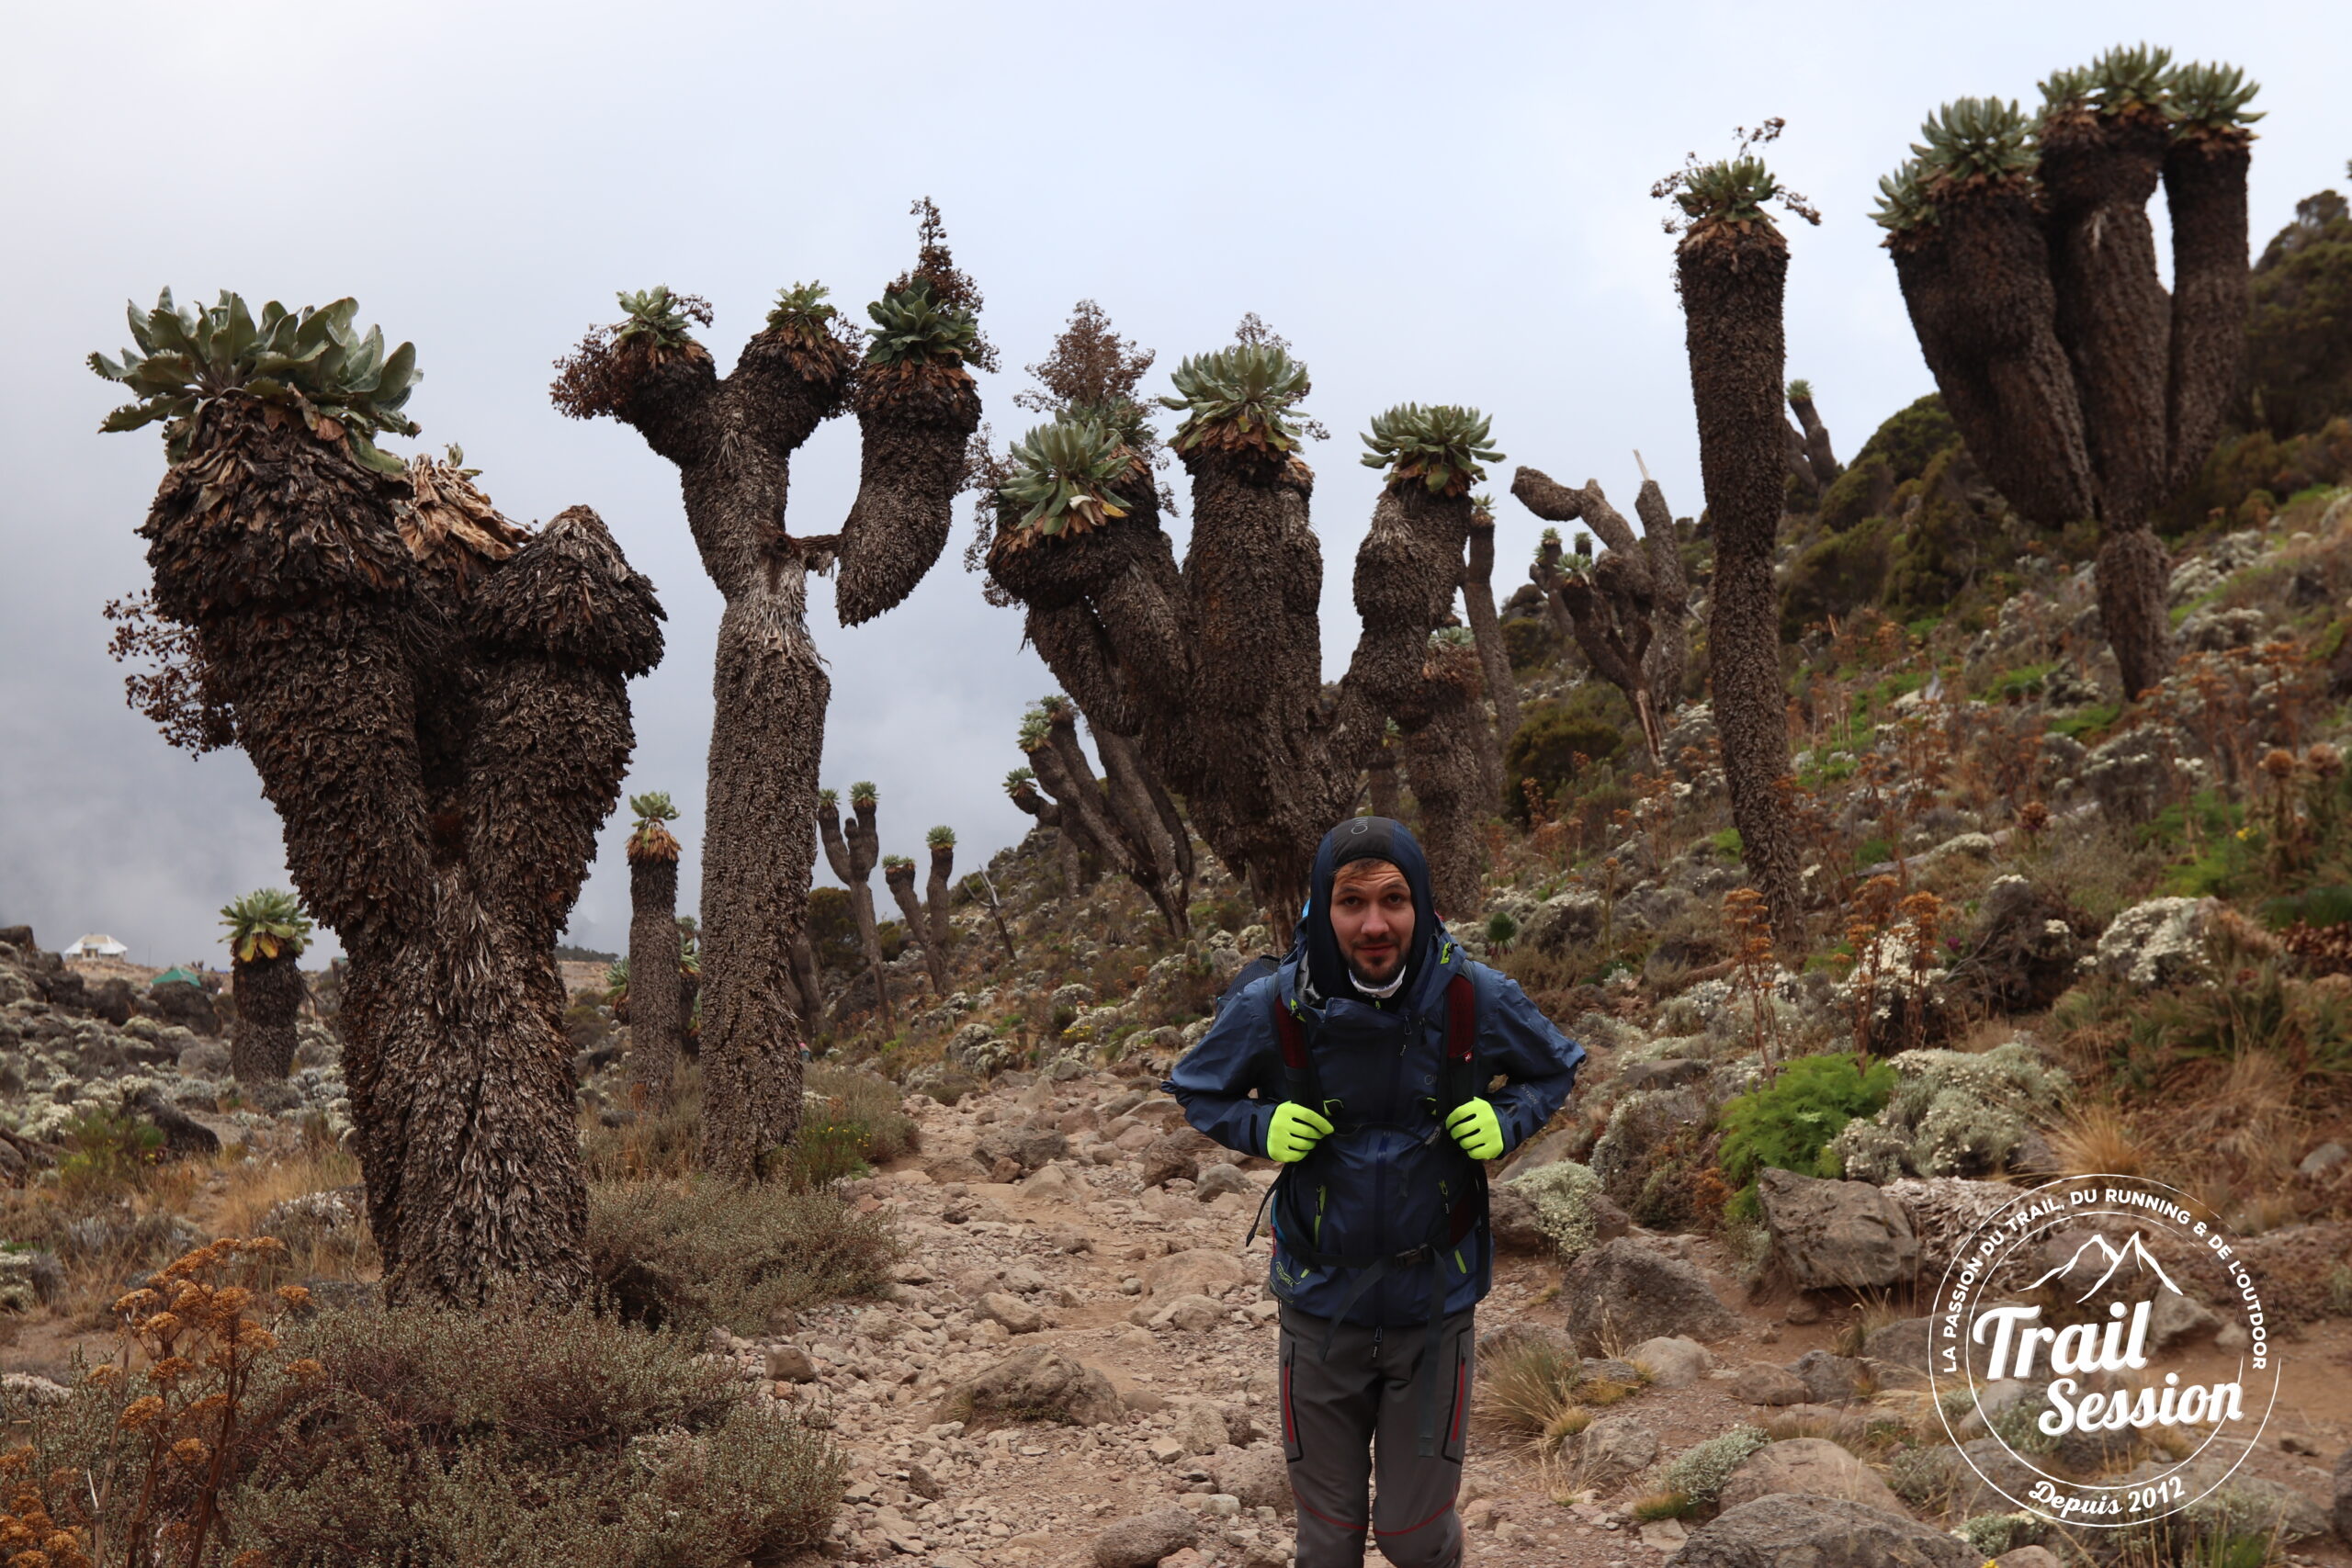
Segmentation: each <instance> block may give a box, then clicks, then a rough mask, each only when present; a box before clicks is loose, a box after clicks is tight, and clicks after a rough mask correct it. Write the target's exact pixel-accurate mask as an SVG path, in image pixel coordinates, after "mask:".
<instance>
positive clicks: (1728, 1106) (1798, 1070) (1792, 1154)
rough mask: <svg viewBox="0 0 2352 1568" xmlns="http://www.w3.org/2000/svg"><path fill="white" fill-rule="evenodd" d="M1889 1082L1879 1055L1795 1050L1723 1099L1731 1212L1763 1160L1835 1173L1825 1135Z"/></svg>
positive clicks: (1748, 1197)
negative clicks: (1774, 1070)
mask: <svg viewBox="0 0 2352 1568" xmlns="http://www.w3.org/2000/svg"><path fill="white" fill-rule="evenodd" d="M1894 1084H1895V1077H1894V1068H1893V1067H1891V1066H1887V1064H1885V1063H1884V1062H1873V1063H1871V1065H1870V1067H1869V1069H1868V1070H1867V1071H1864V1070H1862V1069H1860V1068H1859V1067H1857V1066H1855V1065H1854V1059H1853V1058H1852V1057H1851V1056H1847V1055H1830V1056H1799V1057H1798V1058H1797V1059H1796V1060H1795V1061H1793V1062H1791V1063H1789V1064H1788V1065H1787V1066H1783V1067H1782V1068H1781V1072H1780V1076H1779V1077H1775V1078H1774V1079H1773V1080H1772V1081H1771V1082H1770V1083H1769V1084H1767V1085H1765V1086H1764V1087H1763V1088H1762V1089H1751V1090H1749V1091H1748V1092H1747V1093H1746V1094H1743V1095H1738V1096H1736V1097H1735V1098H1733V1099H1732V1100H1729V1101H1727V1102H1725V1104H1724V1108H1723V1114H1722V1119H1721V1120H1722V1124H1723V1128H1724V1143H1723V1148H1722V1151H1721V1152H1720V1154H1719V1155H1718V1156H1717V1158H1718V1160H1719V1162H1720V1163H1721V1165H1722V1168H1723V1173H1724V1180H1725V1181H1727V1182H1730V1183H1733V1184H1734V1185H1736V1186H1737V1187H1738V1188H1739V1192H1738V1195H1737V1196H1736V1197H1735V1198H1734V1199H1733V1200H1732V1203H1733V1212H1734V1213H1738V1214H1743V1215H1752V1214H1754V1213H1755V1212H1756V1173H1757V1172H1758V1171H1759V1170H1762V1169H1764V1168H1766V1167H1768V1166H1769V1167H1771V1168H1774V1169H1778V1170H1793V1171H1796V1172H1799V1173H1800V1174H1802V1175H1805V1176H1826V1177H1836V1176H1838V1175H1840V1174H1841V1171H1840V1169H1839V1168H1838V1161H1837V1156H1835V1155H1834V1154H1832V1153H1830V1149H1829V1145H1830V1143H1831V1140H1833V1139H1835V1138H1836V1137H1837V1136H1838V1134H1839V1133H1841V1132H1843V1131H1844V1130H1845V1127H1846V1123H1847V1122H1850V1121H1852V1120H1853V1119H1854V1118H1855V1117H1857V1116H1874V1115H1876V1114H1877V1113H1878V1112H1879V1111H1880V1110H1881V1109H1882V1108H1883V1107H1884V1106H1885V1104H1886V1101H1887V1097H1888V1096H1890V1095H1892V1094H1893V1093H1894ZM1685 1490H1688V1488H1685Z"/></svg>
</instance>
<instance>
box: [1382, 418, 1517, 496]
mask: <svg viewBox="0 0 2352 1568" xmlns="http://www.w3.org/2000/svg"><path fill="white" fill-rule="evenodd" d="M1363 444H1364V445H1365V446H1369V447H1371V448H1372V450H1371V451H1369V452H1367V453H1365V454H1364V455H1363V458H1362V459H1361V460H1362V462H1363V466H1364V467H1365V468H1386V469H1387V470H1388V482H1389V483H1391V484H1400V485H1401V484H1404V483H1406V482H1408V480H1412V479H1419V480H1420V481H1421V483H1422V484H1423V485H1424V486H1426V487H1427V488H1429V489H1430V490H1433V491H1442V492H1443V493H1445V494H1449V495H1459V494H1461V493H1462V492H1463V491H1466V490H1468V489H1469V488H1470V487H1471V486H1472V485H1474V484H1476V483H1477V482H1478V481H1479V480H1480V479H1485V478H1486V477H1487V469H1486V465H1487V464H1488V463H1498V462H1500V461H1502V456H1503V455H1502V454H1501V453H1500V452H1498V451H1497V450H1495V448H1494V447H1493V446H1490V445H1489V444H1488V443H1487V416H1486V415H1485V414H1482V413H1480V412H1478V411H1477V410H1476V409H1465V408H1459V407H1456V406H1455V405H1453V404H1452V403H1439V404H1436V405H1434V406H1431V407H1428V408H1424V407H1423V406H1422V405H1420V404H1419V403H1400V404H1398V405H1397V407H1395V408H1393V409H1390V410H1389V411H1388V412H1386V413H1384V414H1375V415H1374V416H1373V421H1372V432H1371V434H1368V435H1366V436H1364V437H1363Z"/></svg>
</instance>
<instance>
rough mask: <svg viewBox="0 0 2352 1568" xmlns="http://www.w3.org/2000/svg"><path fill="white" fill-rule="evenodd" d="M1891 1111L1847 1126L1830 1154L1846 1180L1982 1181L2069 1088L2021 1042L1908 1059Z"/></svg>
mask: <svg viewBox="0 0 2352 1568" xmlns="http://www.w3.org/2000/svg"><path fill="white" fill-rule="evenodd" d="M1893 1060H1894V1071H1895V1077H1896V1083H1895V1089H1894V1094H1893V1095H1892V1096H1891V1097H1890V1098H1889V1099H1888V1100H1887V1102H1886V1109H1884V1110H1883V1111H1880V1112H1879V1113H1878V1114H1877V1115H1876V1116H1874V1117H1871V1118H1870V1119H1868V1120H1866V1121H1865V1120H1856V1121H1853V1122H1849V1123H1847V1125H1846V1127H1845V1128H1844V1130H1843V1131H1841V1132H1840V1133H1839V1134H1838V1136H1837V1139H1836V1140H1835V1141H1834V1142H1833V1143H1832V1144H1831V1145H1830V1147H1831V1148H1832V1150H1833V1151H1834V1152H1835V1153H1836V1154H1837V1156H1838V1159H1839V1161H1840V1162H1841V1163H1842V1165H1843V1167H1844V1169H1845V1173H1846V1176H1847V1178H1848V1179H1849V1180H1856V1181H1874V1182H1879V1183H1882V1184H1883V1183H1885V1182H1889V1181H1893V1180H1895V1179H1898V1178H1900V1177H1905V1176H1982V1175H1984V1174H1985V1173H1986V1172H1988V1171H1993V1170H1996V1169H1998V1168H2001V1167H2002V1166H2003V1165H2004V1164H2005V1163H2007V1160H2008V1158H2009V1156H2011V1155H2013V1154H2015V1153H2016V1152H2017V1148H2018V1145H2020V1144H2022V1143H2023V1142H2024V1141H2025V1138H2026V1134H2028V1133H2029V1132H2030V1131H2031V1130H2032V1126H2033V1122H2034V1119H2035V1118H2036V1117H2037V1116H2039V1115H2041V1114H2044V1113H2046V1112H2048V1111H2052V1110H2053V1109H2055V1108H2056V1106H2057V1104H2058V1100H2059V1099H2060V1097H2061V1096H2062V1095H2064V1093H2065V1092H2066V1091H2067V1089H2068V1088H2069V1083H2068V1079H2067V1077H2066V1075H2065V1073H2064V1072H2063V1071H2061V1070H2060V1069H2058V1068H2056V1067H2053V1066H2050V1065H2049V1064H2048V1063H2046V1062H2044V1061H2043V1060H2042V1059H2041V1056H2040V1055H2037V1054H2036V1053H2035V1051H2034V1049H2033V1047H2032V1046H2031V1045H2030V1044H2028V1043H2026V1042H2024V1041H2022V1040H2012V1041H2009V1042H2008V1043H2006V1044H2003V1045H1997V1046H1996V1047H1994V1048H1993V1049H1992V1050H1990V1051H1985V1052H1982V1053H1978V1054H1973V1055H1972V1054H1970V1053H1967V1052H1962V1051H1905V1052H1904V1053H1903V1054H1902V1055H1898V1056H1896V1057H1894V1059H1893Z"/></svg>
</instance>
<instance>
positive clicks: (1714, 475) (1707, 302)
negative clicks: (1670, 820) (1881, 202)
mask: <svg viewBox="0 0 2352 1568" xmlns="http://www.w3.org/2000/svg"><path fill="white" fill-rule="evenodd" d="M1675 267H1676V272H1677V274H1678V276H1679V282H1680V284H1681V288H1682V310H1683V322H1684V334H1685V337H1686V339H1687V340H1688V347H1689V351H1690V358H1691V399H1692V401H1693V402H1694V403H1695V404H1696V405H1697V408H1698V414H1699V462H1700V472H1701V476H1702V479H1703V481H1704V484H1705V488H1706V496H1707V512H1708V515H1709V516H1710V517H1712V518H1713V520H1714V532H1715V579H1714V592H1713V613H1712V615H1710V617H1709V620H1708V626H1707V649H1708V659H1709V663H1710V666H1711V673H1712V677H1713V683H1714V694H1715V722H1716V724H1717V726H1718V727H1719V728H1721V730H1722V732H1723V750H1724V779H1725V782H1726V783H1727V784H1729V785H1730V789H1731V806H1732V820H1733V822H1734V823H1735V824H1736V826H1737V827H1738V829H1739V836H1740V844H1741V851H1740V854H1741V858H1742V859H1743V860H1744V861H1745V862H1746V863H1747V873H1748V875H1749V876H1750V877H1751V878H1753V879H1754V880H1755V883H1756V886H1757V887H1758V891H1760V892H1761V893H1762V894H1763V895H1764V900H1765V906H1766V908H1768V909H1769V910H1770V914H1771V918H1772V931H1773V935H1774V937H1775V939H1776V940H1777V941H1778V942H1780V944H1781V947H1782V949H1783V950H1784V951H1788V952H1792V953H1793V952H1795V951H1796V950H1797V949H1798V948H1799V947H1800V946H1801V945H1802V943H1803V941H1804V904H1803V886H1802V880H1801V863H1800V861H1799V858H1798V852H1797V839H1796V830H1795V826H1794V824H1793V823H1792V822H1791V820H1790V818H1789V811H1788V804H1787V802H1786V801H1785V800H1784V799H1783V798H1782V790H1783V788H1784V781H1785V780H1786V779H1787V778H1788V775H1789V728H1788V700H1787V696H1786V694H1785V693H1784V691H1783V689H1782V687H1781V618H1780V607H1779V603H1778V597H1777V595H1776V593H1775V592H1774V590H1773V585H1772V550H1773V542H1774V536H1775V535H1776V534H1777V533H1778V531H1779V528H1780V522H1781V474H1782V473H1783V472H1784V471H1785V463H1784V461H1783V457H1782V454H1781V428H1782V424H1783V422H1782V419H1781V386H1782V380H1781V377H1782V370H1783V350H1782V345H1781V291H1782V288H1783V287H1784V286H1785V284H1786V281H1787V278H1788V270H1789V251H1788V243H1787V242H1786V241H1784V240H1783V239H1781V234H1780V231H1778V230H1776V229H1774V228H1773V227H1772V225H1771V224H1770V222H1768V221H1762V220H1758V221H1756V222H1751V223H1736V222H1724V221H1719V220H1702V221H1700V222H1698V223H1696V224H1694V225H1693V226H1692V227H1691V229H1690V231H1688V232H1686V233H1685V234H1684V236H1683V238H1682V241H1681V243H1680V244H1679V247H1678V248H1677V250H1676V254H1675Z"/></svg>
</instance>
